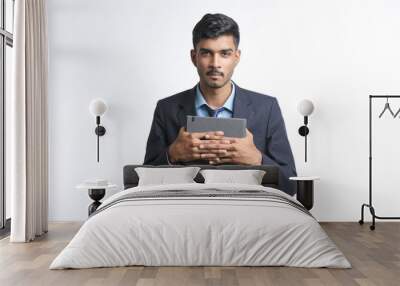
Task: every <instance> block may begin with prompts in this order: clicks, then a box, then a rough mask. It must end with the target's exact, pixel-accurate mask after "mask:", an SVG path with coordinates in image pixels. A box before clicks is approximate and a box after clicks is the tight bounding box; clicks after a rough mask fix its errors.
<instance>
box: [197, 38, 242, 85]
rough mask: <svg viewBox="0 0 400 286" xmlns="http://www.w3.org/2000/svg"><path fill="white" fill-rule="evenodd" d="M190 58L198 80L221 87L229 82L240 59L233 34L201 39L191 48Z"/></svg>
mask: <svg viewBox="0 0 400 286" xmlns="http://www.w3.org/2000/svg"><path fill="white" fill-rule="evenodd" d="M191 58H192V62H193V64H194V65H195V66H196V68H197V72H198V74H199V76H200V81H201V82H202V83H203V84H206V85H207V86H208V87H210V88H221V87H223V86H225V85H226V84H227V83H229V82H230V80H231V77H232V74H233V70H234V69H235V67H236V65H237V64H238V63H239V60H240V50H238V49H236V47H235V42H234V39H233V36H220V37H217V38H213V39H202V40H201V41H200V42H199V43H198V44H197V46H196V49H195V50H191Z"/></svg>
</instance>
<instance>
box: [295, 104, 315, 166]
mask: <svg viewBox="0 0 400 286" xmlns="http://www.w3.org/2000/svg"><path fill="white" fill-rule="evenodd" d="M297 110H298V111H299V113H300V114H301V115H303V116H304V125H303V126H301V127H300V128H299V134H300V135H301V136H304V139H305V151H304V158H305V162H307V135H308V133H310V130H309V129H308V127H307V125H308V116H309V115H310V114H311V113H312V112H313V111H314V104H313V103H312V101H311V100H308V99H304V100H302V101H300V102H299V105H298V106H297Z"/></svg>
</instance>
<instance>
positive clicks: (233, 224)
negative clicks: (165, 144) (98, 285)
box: [50, 183, 351, 269]
mask: <svg viewBox="0 0 400 286" xmlns="http://www.w3.org/2000/svg"><path fill="white" fill-rule="evenodd" d="M130 265H144V266H291V267H329V268H350V267H351V265H350V263H349V261H348V260H347V259H346V257H345V256H344V255H343V253H342V252H341V251H340V250H339V249H338V248H337V247H336V245H335V244H334V242H333V241H332V240H331V239H330V238H329V237H328V235H327V234H326V233H325V231H324V230H323V229H322V228H321V226H320V225H319V223H318V222H317V220H316V219H315V218H314V217H313V216H312V215H311V213H309V212H308V211H307V210H306V209H305V208H304V207H303V206H302V205H301V204H300V203H299V202H298V201H297V200H296V199H294V198H293V197H291V196H289V195H287V194H285V193H283V192H282V191H280V190H277V189H274V188H269V187H264V186H258V185H241V184H198V183H190V184H173V185H153V186H138V187H134V188H130V189H127V190H124V191H121V192H119V193H117V194H115V195H113V196H111V197H109V198H108V199H107V200H105V201H104V202H103V204H102V205H101V206H100V207H99V208H98V210H97V211H96V212H95V213H94V214H93V215H92V216H91V217H90V218H89V219H88V220H87V221H86V222H85V223H84V224H83V225H82V227H81V228H80V230H79V231H78V232H77V234H76V235H75V236H74V238H73V239H72V240H71V242H70V243H69V244H68V245H67V246H66V247H65V248H64V249H63V250H62V252H61V253H60V254H59V255H58V256H57V257H56V258H55V259H54V261H53V262H52V264H51V265H50V269H65V268H91V267H117V266H130Z"/></svg>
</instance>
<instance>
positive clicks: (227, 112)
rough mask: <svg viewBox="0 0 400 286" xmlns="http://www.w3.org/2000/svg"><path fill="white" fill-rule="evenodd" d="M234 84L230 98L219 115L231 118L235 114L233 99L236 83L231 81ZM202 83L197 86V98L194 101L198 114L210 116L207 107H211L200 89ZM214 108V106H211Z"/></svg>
mask: <svg viewBox="0 0 400 286" xmlns="http://www.w3.org/2000/svg"><path fill="white" fill-rule="evenodd" d="M231 85H232V92H231V94H230V95H229V97H228V99H227V100H226V101H225V104H224V105H223V108H224V110H222V111H221V112H218V114H217V117H224V118H231V117H232V116H233V101H234V99H235V85H234V84H233V83H231ZM199 86H200V84H198V85H197V86H196V98H195V101H194V105H195V108H196V115H197V116H202V117H208V116H209V114H208V111H207V107H206V106H208V108H211V107H210V106H209V105H208V104H207V102H206V100H205V99H204V97H203V94H202V93H201V90H200V87H199ZM211 109H212V108H211Z"/></svg>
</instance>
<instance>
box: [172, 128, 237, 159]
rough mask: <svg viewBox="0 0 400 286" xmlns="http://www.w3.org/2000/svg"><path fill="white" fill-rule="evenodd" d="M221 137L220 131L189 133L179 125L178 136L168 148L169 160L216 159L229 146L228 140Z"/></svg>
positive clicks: (222, 133)
mask: <svg viewBox="0 0 400 286" xmlns="http://www.w3.org/2000/svg"><path fill="white" fill-rule="evenodd" d="M223 138H224V132H222V131H215V132H193V133H189V132H186V131H185V129H184V128H183V127H181V129H180V130H179V134H178V137H177V138H176V139H175V141H174V143H172V144H171V145H170V146H169V148H168V157H169V160H170V161H171V162H172V163H174V162H177V161H181V162H187V161H193V160H198V159H209V160H210V159H216V158H217V156H218V154H225V153H226V152H227V149H228V148H229V146H230V143H229V142H230V141H229V140H225V139H223ZM205 146H208V148H204V147H205Z"/></svg>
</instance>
